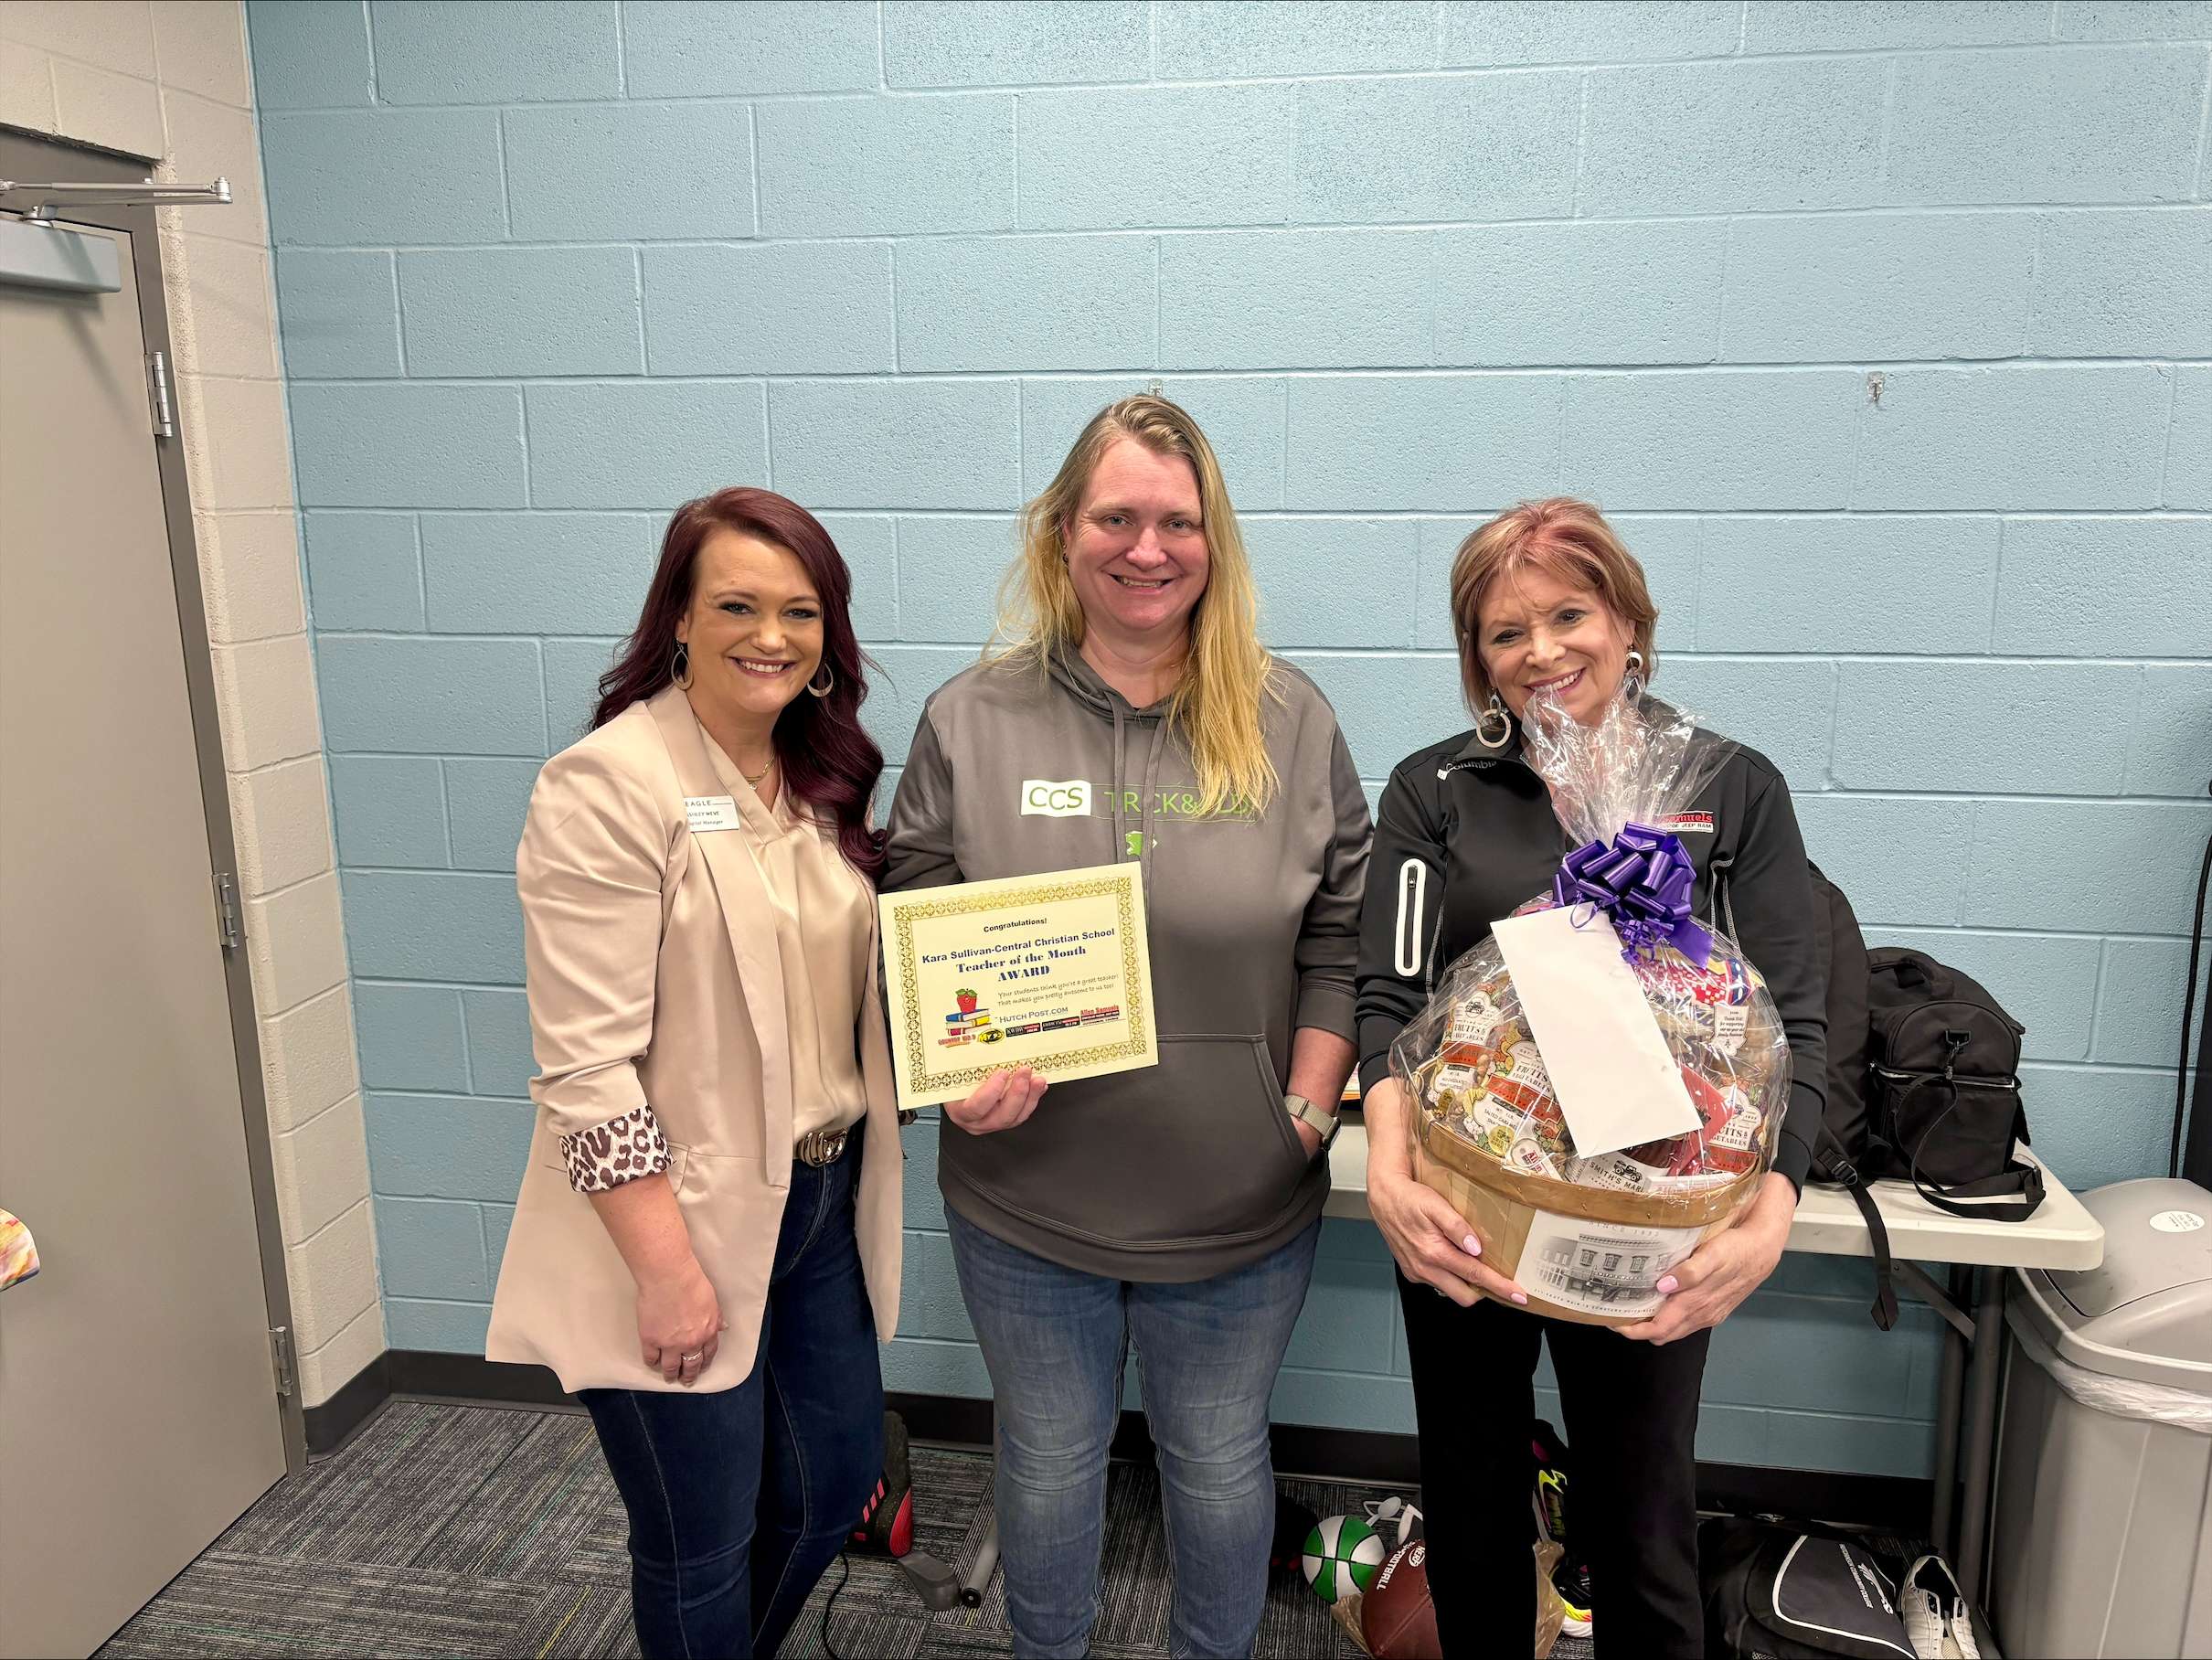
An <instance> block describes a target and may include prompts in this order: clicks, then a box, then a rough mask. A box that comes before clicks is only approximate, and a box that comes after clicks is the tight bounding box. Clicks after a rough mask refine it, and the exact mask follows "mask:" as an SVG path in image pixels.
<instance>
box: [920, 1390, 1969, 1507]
mask: <svg viewBox="0 0 2212 1660" xmlns="http://www.w3.org/2000/svg"><path fill="white" fill-rule="evenodd" d="M885 1404H886V1405H888V1407H889V1408H890V1409H891V1410H893V1411H895V1412H897V1413H899V1415H900V1416H901V1417H903V1418H904V1419H905V1420H906V1423H907V1431H908V1433H909V1434H910V1435H912V1436H913V1438H914V1439H915V1440H916V1441H920V1442H936V1443H938V1444H940V1445H943V1446H955V1447H978V1448H982V1447H988V1446H989V1445H990V1444H991V1422H992V1411H991V1403H990V1402H989V1401H987V1400H968V1399H960V1398H956V1397H952V1396H946V1395H904V1394H899V1393H897V1392H893V1393H891V1394H889V1395H888V1396H887V1397H886V1398H885ZM1269 1440H1270V1442H1271V1443H1272V1446H1273V1450H1274V1459H1275V1469H1276V1472H1277V1474H1281V1475H1289V1476H1306V1477H1311V1478H1315V1479H1319V1480H1324V1481H1344V1482H1367V1483H1372V1484H1375V1485H1377V1486H1388V1487H1418V1486H1420V1442H1418V1441H1416V1440H1415V1438H1414V1437H1412V1436H1410V1435H1393V1434H1387V1433H1383V1432H1381V1431H1373V1430H1339V1429H1333V1428H1329V1427H1327V1426H1324V1425H1319V1424H1287V1423H1279V1424H1276V1425H1275V1426H1274V1427H1273V1429H1272V1430H1271V1431H1270V1433H1269ZM1113 1456H1114V1457H1116V1458H1120V1459H1127V1460H1129V1461H1131V1462H1133V1463H1150V1462H1151V1460H1152V1456H1153V1450H1152V1435H1151V1433H1150V1431H1148V1430H1147V1429H1146V1428H1145V1424H1144V1416H1143V1413H1141V1412H1123V1413H1122V1421H1121V1422H1120V1424H1119V1425H1118V1426H1116V1428H1115V1431H1114V1437H1113ZM1934 1494H1935V1484H1934V1483H1933V1482H1931V1481H1927V1480H1923V1479H1916V1478H1914V1477H1911V1476H1903V1475H1858V1474H1846V1473H1843V1472H1838V1471H1830V1470H1770V1469H1765V1468H1761V1467H1760V1466H1757V1465H1751V1464H1713V1463H1700V1464H1699V1465H1698V1466H1697V1498H1698V1503H1699V1505H1700V1506H1702V1507H1703V1508H1705V1509H1707V1510H1715V1511H1726V1512H1728V1513H1731V1514H1735V1515H1750V1514H1757V1513H1761V1512H1771V1513H1772V1514H1774V1515H1777V1516H1797V1517H1803V1518H1808V1519H1810V1518H1818V1519H1820V1520H1822V1521H1829V1522H1837V1523H1844V1524H1849V1525H1852V1526H1856V1527H1880V1528H1884V1529H1887V1530H1889V1531H1894V1532H1898V1533H1903V1534H1905V1535H1907V1536H1908V1537H1913V1536H1917V1535H1919V1534H1920V1533H1922V1532H1924V1531H1925V1530H1926V1528H1927V1527H1928V1516H1929V1507H1930V1504H1931V1503H1932V1501H1933V1497H1934Z"/></svg>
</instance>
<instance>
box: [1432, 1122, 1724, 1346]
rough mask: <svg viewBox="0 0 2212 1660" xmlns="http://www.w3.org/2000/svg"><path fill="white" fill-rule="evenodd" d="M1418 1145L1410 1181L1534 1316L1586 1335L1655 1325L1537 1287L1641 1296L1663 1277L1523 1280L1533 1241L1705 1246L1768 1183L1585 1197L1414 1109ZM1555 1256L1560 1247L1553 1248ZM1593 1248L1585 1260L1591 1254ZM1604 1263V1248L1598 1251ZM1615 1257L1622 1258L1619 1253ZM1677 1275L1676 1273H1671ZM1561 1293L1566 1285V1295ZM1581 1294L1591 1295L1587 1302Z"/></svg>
mask: <svg viewBox="0 0 2212 1660" xmlns="http://www.w3.org/2000/svg"><path fill="white" fill-rule="evenodd" d="M1414 1120H1415V1132H1414V1137H1413V1174H1414V1176H1416V1177H1417V1178H1418V1179H1419V1180H1420V1181H1422V1182H1425V1183H1426V1184H1428V1186H1430V1187H1433V1188H1435V1189H1436V1191H1437V1192H1439V1193H1441V1194H1442V1195H1443V1196H1444V1197H1446V1198H1447V1199H1450V1200H1451V1201H1452V1207H1453V1208H1455V1209H1456V1210H1457V1211H1458V1212H1459V1213H1460V1215H1461V1216H1462V1217H1463V1218H1466V1220H1467V1222H1468V1224H1469V1226H1471V1227H1472V1228H1473V1229H1474V1232H1475V1237H1476V1238H1477V1239H1479V1240H1481V1241H1482V1244H1483V1261H1484V1263H1485V1264H1487V1265H1488V1266H1489V1267H1491V1268H1493V1269H1495V1270H1496V1271H1497V1272H1499V1273H1502V1274H1504V1275H1505V1276H1506V1277H1507V1278H1508V1279H1516V1280H1519V1281H1520V1283H1521V1286H1522V1289H1524V1290H1525V1291H1526V1292H1527V1293H1528V1307H1529V1309H1530V1311H1531V1312H1532V1313H1535V1314H1545V1315H1547V1316H1549V1317H1550V1318H1552V1319H1554V1320H1572V1321H1574V1322H1576V1323H1577V1324H1579V1325H1636V1324H1638V1323H1639V1322H1641V1321H1643V1320H1648V1319H1650V1318H1651V1311H1650V1310H1649V1309H1647V1308H1643V1307H1637V1308H1636V1309H1635V1310H1634V1311H1633V1312H1629V1313H1622V1314H1599V1313H1595V1312H1591V1311H1590V1310H1589V1309H1586V1308H1578V1307H1574V1306H1571V1305H1569V1304H1563V1303H1558V1302H1553V1301H1551V1300H1550V1299H1549V1298H1547V1297H1545V1296H1544V1295H1542V1294H1541V1293H1540V1291H1539V1283H1540V1282H1543V1281H1544V1280H1545V1279H1547V1277H1548V1276H1549V1275H1551V1274H1553V1273H1556V1274H1557V1275H1558V1277H1559V1278H1560V1279H1561V1281H1562V1282H1575V1281H1577V1280H1578V1279H1588V1280H1590V1281H1591V1282H1602V1283H1604V1284H1609V1285H1620V1284H1622V1283H1627V1284H1630V1285H1632V1286H1633V1285H1643V1286H1644V1287H1647V1288H1648V1286H1649V1284H1650V1283H1651V1282H1654V1281H1656V1280H1657V1279H1658V1278H1659V1277H1660V1275H1661V1274H1663V1273H1664V1272H1665V1266H1654V1267H1653V1268H1652V1269H1651V1270H1650V1272H1648V1273H1643V1274H1637V1273H1635V1272H1632V1267H1631V1265H1629V1264H1625V1263H1624V1264H1621V1265H1620V1266H1619V1267H1618V1268H1616V1269H1614V1270H1612V1271H1611V1272H1606V1273H1604V1274H1603V1275H1602V1276H1600V1275H1598V1274H1595V1273H1592V1274H1590V1275H1588V1276H1581V1275H1579V1274H1578V1272H1577V1269H1576V1267H1575V1265H1574V1263H1573V1262H1572V1261H1565V1262H1560V1263H1558V1264H1557V1265H1556V1266H1555V1267H1553V1268H1549V1269H1547V1268H1545V1267H1544V1266H1543V1265H1542V1264H1532V1265H1531V1268H1532V1273H1533V1274H1534V1277H1533V1278H1524V1277H1523V1276H1522V1275H1521V1272H1520V1269H1521V1258H1522V1255H1523V1253H1524V1251H1525V1250H1526V1247H1527V1244H1528V1240H1529V1235H1530V1234H1531V1232H1540V1233H1541V1235H1542V1237H1543V1238H1545V1239H1546V1240H1552V1241H1558V1240H1564V1239H1569V1238H1572V1239H1575V1240H1602V1239H1603V1237H1604V1230H1605V1229H1606V1228H1607V1227H1608V1226H1609V1225H1610V1226H1611V1227H1614V1228H1622V1229H1667V1230H1671V1231H1672V1233H1673V1234H1674V1235H1675V1238H1674V1240H1673V1242H1674V1243H1675V1245H1676V1246H1678V1247H1681V1246H1695V1245H1697V1244H1702V1243H1703V1242H1704V1241H1705V1240H1709V1239H1711V1238H1712V1237H1713V1236H1714V1235H1715V1234H1717V1233H1719V1232H1721V1231H1723V1230H1724V1229H1727V1228H1728V1227H1729V1226H1730V1225H1732V1224H1733V1223H1734V1222H1735V1220H1736V1217H1737V1213H1738V1211H1739V1208H1740V1207H1741V1206H1742V1204H1743V1202H1744V1200H1745V1199H1746V1198H1748V1197H1749V1195H1750V1192H1751V1190H1752V1189H1753V1188H1754V1187H1755V1186H1756V1185H1757V1184H1758V1182H1759V1181H1760V1179H1761V1174H1762V1173H1761V1172H1759V1171H1752V1172H1750V1173H1749V1174H1747V1175H1745V1176H1739V1177H1738V1178H1737V1179H1736V1180H1734V1181H1732V1182H1728V1183H1726V1184H1724V1185H1722V1186H1714V1187H1707V1188H1706V1189H1704V1190H1703V1191H1701V1192H1699V1193H1696V1194H1693V1195H1690V1196H1687V1197H1666V1198H1654V1197H1651V1196H1649V1195H1645V1194H1635V1193H1623V1192H1619V1191H1616V1190H1615V1189H1612V1188H1609V1187H1582V1186H1574V1185H1573V1184H1571V1183H1568V1182H1558V1181H1547V1180H1543V1179H1540V1178H1538V1177H1536V1176H1523V1175H1522V1174H1521V1173H1520V1172H1518V1171H1516V1170H1513V1169H1510V1168H1508V1167H1507V1166H1506V1165H1504V1164H1503V1163H1501V1162H1500V1161H1498V1160H1497V1159H1494V1158H1492V1157H1489V1156H1488V1155H1484V1154H1482V1153H1478V1152H1477V1151H1475V1149H1474V1148H1473V1147H1471V1146H1469V1145H1468V1144H1466V1143H1465V1142H1464V1141H1462V1139H1461V1138H1460V1137H1459V1136H1457V1135H1455V1134H1454V1133H1452V1131H1450V1130H1448V1129H1446V1128H1445V1127H1444V1124H1443V1123H1442V1122H1441V1119H1440V1118H1439V1117H1438V1116H1437V1115H1436V1113H1434V1112H1432V1111H1430V1110H1429V1109H1427V1108H1425V1107H1422V1106H1420V1105H1418V1104H1417V1105H1416V1106H1415V1109H1414ZM1555 1248H1556V1247H1555ZM1590 1249H1591V1248H1589V1247H1586V1248H1585V1250H1584V1251H1583V1252H1582V1253H1580V1254H1590ZM1595 1250H1597V1251H1598V1253H1599V1254H1603V1250H1602V1246H1601V1245H1600V1246H1598V1247H1596V1248H1595ZM1613 1254H1618V1253H1613ZM1670 1265H1671V1264H1670ZM1562 1289H1564V1284H1563V1285H1562ZM1584 1294H1585V1295H1586V1296H1587V1295H1590V1294H1591V1293H1589V1292H1587V1291H1586V1292H1585V1293H1584Z"/></svg>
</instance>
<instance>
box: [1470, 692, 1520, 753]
mask: <svg viewBox="0 0 2212 1660" xmlns="http://www.w3.org/2000/svg"><path fill="white" fill-rule="evenodd" d="M1493 732H1495V733H1496V734H1497V736H1496V737H1495V738H1493V737H1492V736H1491V735H1490V734H1491V733H1493ZM1474 741H1475V742H1477V743H1479V744H1481V745H1482V746H1483V748H1484V749H1485V750H1502V749H1504V748H1505V746H1506V745H1507V744H1509V743H1511V742H1512V741H1513V717H1512V716H1511V715H1509V714H1507V713H1506V712H1505V699H1504V698H1502V697H1499V696H1498V695H1497V694H1496V693H1495V692H1493V693H1491V694H1490V701H1489V702H1488V703H1487V704H1486V705H1484V708H1483V712H1482V713H1481V714H1479V715H1477V716H1476V717H1475V718H1474Z"/></svg>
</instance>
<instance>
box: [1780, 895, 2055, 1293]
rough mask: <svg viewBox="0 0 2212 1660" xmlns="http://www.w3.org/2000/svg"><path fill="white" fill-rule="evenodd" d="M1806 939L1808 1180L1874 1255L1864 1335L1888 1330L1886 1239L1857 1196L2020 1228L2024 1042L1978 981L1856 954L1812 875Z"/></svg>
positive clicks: (2025, 1210) (1844, 910)
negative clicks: (1813, 1030) (1875, 1192)
mask: <svg viewBox="0 0 2212 1660" xmlns="http://www.w3.org/2000/svg"><path fill="white" fill-rule="evenodd" d="M1811 869H1812V877H1813V932H1814V937H1815V940H1816V942H1817V943H1818V945H1819V946H1820V947H1821V948H1823V950H1824V954H1825V955H1826V957H1827V961H1828V1104H1827V1112H1826V1117H1825V1121H1824V1123H1823V1125H1822V1132H1821V1139H1820V1143H1819V1144H1818V1146H1817V1147H1816V1148H1815V1150H1814V1155H1813V1175H1814V1176H1816V1177H1818V1178H1819V1179H1820V1180H1822V1181H1825V1182H1834V1183H1835V1184H1837V1185H1839V1186H1842V1187H1843V1188H1844V1189H1845V1191H1846V1192H1848V1193H1849V1194H1850V1195H1851V1197H1852V1200H1853V1202H1854V1203H1855V1204H1856V1205H1857V1206H1858V1208H1859V1214H1860V1215H1861V1216H1862V1217H1864V1218H1866V1229H1867V1232H1868V1233H1869V1235H1871V1236H1872V1244H1873V1249H1874V1275H1875V1302H1874V1310H1873V1314H1874V1323H1875V1325H1878V1326H1880V1327H1881V1328H1882V1329H1883V1330H1884V1331H1888V1329H1889V1328H1890V1327H1891V1326H1892V1325H1895V1324H1896V1323H1897V1293H1896V1290H1895V1287H1894V1284H1893V1280H1894V1273H1895V1271H1894V1268H1893V1266H1892V1263H1891V1260H1890V1255H1889V1232H1888V1229H1887V1228H1885V1227H1884V1226H1883V1225H1882V1218H1881V1213H1880V1212H1879V1211H1878V1210H1877V1208H1875V1204H1874V1198H1873V1196H1872V1195H1871V1194H1869V1193H1868V1192H1867V1191H1866V1184H1867V1183H1869V1182H1873V1181H1877V1180H1879V1179H1881V1178H1882V1177H1884V1176H1898V1177H1902V1178H1904V1179H1907V1180H1909V1181H1910V1182H1911V1183H1912V1185H1913V1186H1914V1187H1915V1188H1917V1189H1918V1190H1919V1192H1920V1197H1922V1198H1924V1199H1926V1200H1927V1201H1928V1202H1929V1203H1930V1204H1931V1205H1933V1206H1935V1207H1936V1208H1939V1209H1941V1210H1948V1211H1950V1212H1951V1213H1952V1214H1953V1215H1956V1216H1979V1217H1989V1218H1994V1219H1997V1220H2000V1221H2008V1222H2017V1221H2024V1220H2026V1218H2028V1217H2030V1216H2032V1215H2034V1214H2035V1211H2036V1208H2037V1206H2039V1205H2040V1204H2041V1203H2042V1202H2043V1172H2042V1171H2041V1169H2040V1168H2038V1167H2037V1165H2033V1164H2030V1163H2027V1162H2025V1161H2019V1160H2015V1158H2014V1156H2013V1147H2014V1143H2015V1140H2017V1141H2021V1142H2025V1141H2026V1140H2027V1117H2026V1112H2024V1111H2023V1110H2022V1107H2021V1104H2020V1077H2019V1069H2020V1036H2021V1033H2022V1032H2023V1031H2024V1030H2025V1029H2026V1028H2025V1027H2022V1026H2021V1025H2020V1023H2019V1022H2018V1021H2016V1020H2015V1019H2014V1018H2013V1017H2012V1016H2010V1015H2008V1014H2006V1013H2005V1007H2004V1006H2003V1005H2002V1004H2000V1003H1998V1001H1997V1000H1996V999H1995V998H1994V996H1992V995H1990V994H1989V992H1988V990H1987V989H1986V988H1985V987H1983V985H1982V984H1980V983H1979V982H1978V981H1976V980H1974V979H1973V978H1971V977H1970V976H1968V975H1966V974H1961V973H1959V972H1958V971H1957V970H1956V969H1952V968H1948V967H1946V966H1944V965H1943V964H1942V963H1938V962H1937V961H1935V959H1934V958H1932V957H1930V956H1928V955H1927V954H1926V953H1925V952H1917V951H1903V950H1897V949H1890V948H1885V949H1882V950H1878V951H1868V950H1867V949H1866V936H1865V935H1864V934H1862V933H1861V932H1860V931H1859V926H1858V919H1857V918H1856V916H1855V915H1853V913H1852V910H1851V902H1850V900H1848V899H1845V897H1844V894H1843V891H1842V889H1838V888H1837V887H1836V886H1835V885H1834V883H1833V882H1831V881H1829V880H1828V878H1826V877H1824V875H1822V874H1821V870H1820V867H1819V866H1817V865H1814V866H1813V867H1811Z"/></svg>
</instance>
